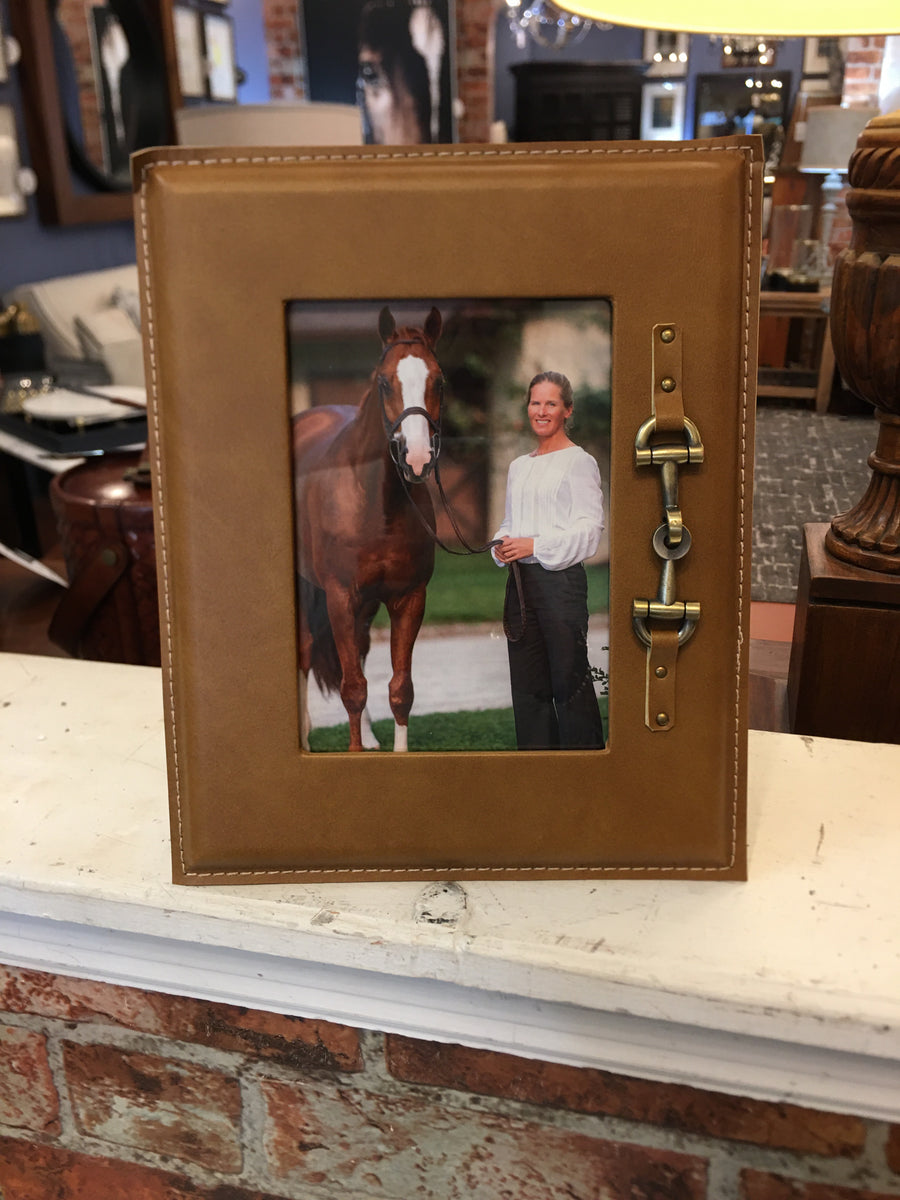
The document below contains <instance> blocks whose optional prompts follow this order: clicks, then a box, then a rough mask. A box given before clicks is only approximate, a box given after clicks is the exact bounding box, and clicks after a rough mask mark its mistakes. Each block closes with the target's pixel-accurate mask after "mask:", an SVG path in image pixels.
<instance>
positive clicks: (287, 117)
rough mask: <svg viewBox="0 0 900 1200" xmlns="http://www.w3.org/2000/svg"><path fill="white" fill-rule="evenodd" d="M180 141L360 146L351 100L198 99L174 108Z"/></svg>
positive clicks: (358, 125) (358, 122)
mask: <svg viewBox="0 0 900 1200" xmlns="http://www.w3.org/2000/svg"><path fill="white" fill-rule="evenodd" d="M175 130H176V133H177V135H178V144H179V145H181V146H359V145H361V144H362V140H363V136H362V118H361V117H360V113H359V109H358V108H357V107H356V105H355V104H319V103H312V102H305V103H304V102H301V103H296V104H294V103H284V104H279V103H274V104H199V105H193V106H191V107H190V108H180V109H178V110H177V111H176V113H175Z"/></svg>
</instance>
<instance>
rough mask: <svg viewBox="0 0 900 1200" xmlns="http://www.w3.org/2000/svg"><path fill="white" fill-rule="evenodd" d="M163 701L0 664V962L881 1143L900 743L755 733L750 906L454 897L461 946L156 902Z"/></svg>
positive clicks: (709, 888) (345, 900)
mask: <svg viewBox="0 0 900 1200" xmlns="http://www.w3.org/2000/svg"><path fill="white" fill-rule="evenodd" d="M161 697H162V692H161V685H160V675H159V672H158V671H156V670H153V669H152V668H148V667H125V666H117V665H112V664H104V663H83V662H76V661H71V660H65V659H51V658H29V657H27V656H13V655H0V731H2V739H3V752H2V754H0V961H5V962H8V963H13V964H18V965H22V966H28V967H33V968H36V969H43V970H51V971H58V972H61V973H63V974H66V973H69V974H74V975H81V976H85V977H90V978H100V979H105V980H108V981H112V982H117V983H122V984H132V985H135V986H144V987H148V988H153V989H157V990H161V991H166V992H172V993H176V994H188V995H195V996H200V997H208V998H214V999H218V1000H223V1001H227V1002H230V1003H235V1004H245V1005H249V1006H251V1007H257V1008H263V1009H268V1010H272V1011H276V1012H290V1013H299V1014H302V1015H309V1016H318V1017H323V1018H326V1019H331V1020H336V1021H344V1022H347V1023H349V1024H353V1025H359V1026H361V1027H364V1028H376V1029H386V1030H389V1031H396V1032H401V1033H407V1034H411V1035H414V1036H421V1037H426V1038H432V1039H435V1040H438V1041H441V1040H446V1041H459V1042H463V1043H466V1044H470V1045H474V1046H488V1047H492V1048H495V1049H500V1050H506V1051H509V1052H512V1053H517V1054H522V1055H525V1056H531V1057H537V1058H545V1059H550V1060H552V1061H559V1062H568V1063H575V1064H579V1065H586V1066H597V1067H603V1068H605V1069H609V1070H614V1071H620V1072H622V1073H624V1074H629V1075H636V1076H642V1077H646V1078H650V1079H663V1080H673V1081H680V1082H688V1083H692V1084H695V1085H696V1086H699V1087H710V1088H714V1089H718V1090H722V1091H726V1092H733V1093H739V1094H744V1095H749V1096H758V1097H762V1098H767V1099H773V1100H790V1101H793V1102H795V1103H800V1104H809V1105H812V1106H813V1107H816V1108H820V1109H834V1110H835V1111H840V1112H856V1113H859V1114H861V1115H863V1116H872V1117H877V1118H880V1119H885V1120H891V1121H897V1120H900V1088H898V1087H897V1079H898V1077H900V930H898V906H897V888H896V860H897V846H898V840H900V806H898V805H897V803H896V792H897V779H898V778H900V746H881V745H858V744H854V743H849V742H840V741H829V740H827V739H812V738H799V737H788V736H782V735H777V734H762V733H754V734H751V736H750V872H751V881H750V883H747V884H727V883H686V882H677V881H662V882H651V881H638V880H633V881H613V880H609V881H586V882H571V883H549V882H548V883H504V884H500V883H466V884H464V885H463V888H462V890H463V891H464V892H465V897H466V911H465V923H464V925H463V924H461V923H460V922H457V923H455V924H449V923H435V922H432V921H420V920H417V919H416V905H417V902H419V901H420V900H421V899H422V892H423V885H422V884H417V883H383V884H355V885H354V884H333V885H327V886H326V885H309V886H299V885H284V886H277V885H265V886H253V887H237V886H233V887H202V888H185V887H174V886H173V885H172V884H170V883H169V882H168V880H169V878H170V873H169V834H168V816H167V807H166V779H165V753H164V746H163V725H162V698H161ZM374 802H377V798H376V799H374V800H373V803H374ZM323 914H324V915H323Z"/></svg>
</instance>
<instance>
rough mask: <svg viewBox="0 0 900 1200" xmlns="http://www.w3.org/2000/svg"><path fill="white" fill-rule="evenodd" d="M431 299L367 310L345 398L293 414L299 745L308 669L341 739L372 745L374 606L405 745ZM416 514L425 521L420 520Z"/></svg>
mask: <svg viewBox="0 0 900 1200" xmlns="http://www.w3.org/2000/svg"><path fill="white" fill-rule="evenodd" d="M441 324H442V322H441V315H440V313H439V312H438V310H437V309H436V308H432V310H431V312H430V313H429V314H428V317H427V319H426V321H425V324H424V326H423V327H422V328H421V329H418V328H400V329H398V328H397V327H396V323H395V321H394V318H393V316H392V315H391V312H390V310H389V309H388V308H386V307H385V308H383V309H382V310H381V313H380V315H379V319H378V331H379V333H380V335H381V342H382V354H381V359H380V361H379V362H378V364H377V366H376V367H375V370H374V372H373V374H372V378H371V380H370V382H369V389H368V391H367V392H366V394H365V396H364V397H363V399H362V401H361V403H360V404H359V406H358V407H357V408H352V407H350V406H338V405H331V406H324V405H323V406H322V407H319V408H311V409H309V410H308V411H306V412H302V413H300V414H299V415H298V416H296V417H295V418H294V437H293V441H294V486H295V495H296V513H297V563H298V574H299V604H298V607H299V653H300V671H301V706H302V719H303V745H304V748H306V749H308V747H309V725H310V722H309V710H308V707H307V703H306V700H307V683H308V675H309V672H310V671H312V673H313V677H314V678H315V679H316V680H317V681H318V683H319V684H320V686H321V687H322V689H323V690H324V691H334V690H336V689H340V695H341V700H342V701H343V704H344V707H345V708H346V710H347V716H348V718H349V721H350V749H351V750H362V749H374V748H377V746H378V742H377V740H376V739H375V736H374V734H373V733H372V727H371V722H370V721H369V716H368V712H367V710H366V700H367V692H368V686H367V683H366V677H365V661H366V655H367V653H368V650H369V630H370V628H371V624H372V619H373V617H374V616H375V613H376V612H377V610H378V608H379V606H380V605H381V604H384V605H385V607H386V608H387V610H388V614H389V616H390V621H391V666H392V669H393V674H392V677H391V681H390V686H389V689H388V698H389V700H390V705H391V712H392V713H393V715H394V749H395V750H406V749H407V725H408V721H409V711H410V708H411V707H412V702H413V684H412V651H413V644H414V643H415V640H416V635H417V634H418V632H419V627H420V626H421V624H422V617H423V614H424V612H425V589H426V586H427V584H428V581H429V579H430V578H431V573H432V571H433V569H434V542H433V541H432V538H431V536H430V535H429V532H428V528H430V529H433V528H434V509H433V506H432V503H431V497H430V495H429V493H428V489H427V488H425V487H413V485H414V484H417V483H422V482H423V481H424V480H425V479H427V478H428V476H429V475H430V473H431V471H432V470H433V468H434V466H435V463H436V460H437V455H438V452H439V448H440V419H441V400H442V395H443V378H442V375H441V369H440V367H439V366H438V363H437V360H436V359H435V356H434V347H435V343H436V342H437V340H438V338H439V336H440V333H441ZM426 526H427V527H428V528H426Z"/></svg>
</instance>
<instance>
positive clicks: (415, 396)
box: [397, 354, 431, 475]
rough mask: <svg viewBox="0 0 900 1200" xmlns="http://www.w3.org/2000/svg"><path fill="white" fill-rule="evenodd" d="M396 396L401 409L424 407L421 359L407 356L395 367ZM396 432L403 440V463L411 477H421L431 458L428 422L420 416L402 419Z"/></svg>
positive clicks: (425, 377) (425, 371)
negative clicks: (404, 459) (405, 462)
mask: <svg viewBox="0 0 900 1200" xmlns="http://www.w3.org/2000/svg"><path fill="white" fill-rule="evenodd" d="M397 378H398V379H399V380H400V395H401V398H402V400H403V407H404V408H424V407H425V384H426V382H427V380H428V367H427V366H426V364H425V363H424V361H423V360H422V359H421V358H416V356H415V355H414V354H408V355H407V356H406V357H405V358H401V360H400V362H399V363H398V364H397ZM400 432H401V433H402V434H403V436H404V438H405V439H406V461H407V462H408V463H409V465H410V468H411V469H412V472H413V474H414V475H421V474H422V472H423V470H424V469H425V464H426V463H427V462H428V460H429V459H430V458H431V443H430V441H429V429H428V422H427V421H426V420H425V418H424V417H423V416H422V415H421V414H420V413H413V414H412V415H411V416H408V417H404V419H403V423H402V424H401V426H400Z"/></svg>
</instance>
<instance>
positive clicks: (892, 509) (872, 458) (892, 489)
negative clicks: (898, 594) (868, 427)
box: [825, 412, 900, 574]
mask: <svg viewBox="0 0 900 1200" xmlns="http://www.w3.org/2000/svg"><path fill="white" fill-rule="evenodd" d="M878 420H879V422H880V429H879V433H878V444H877V446H876V447H875V450H874V452H873V453H872V454H870V455H869V466H870V467H871V468H872V477H871V479H870V480H869V486H868V488H867V489H866V492H865V494H864V496H863V497H862V499H861V500H860V501H859V502H858V503H857V504H856V505H854V507H853V508H851V509H850V511H849V512H846V513H842V514H841V515H840V516H837V517H835V518H834V520H833V521H832V522H831V528H830V529H829V531H828V533H827V535H826V537H825V548H826V549H827V550H828V552H829V554H833V555H834V556H835V558H840V559H843V560H844V562H849V563H852V564H853V565H854V566H857V567H862V568H864V569H867V570H870V571H886V572H888V573H890V574H900V417H895V416H892V415H891V414H890V413H886V412H879V413H878Z"/></svg>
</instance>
